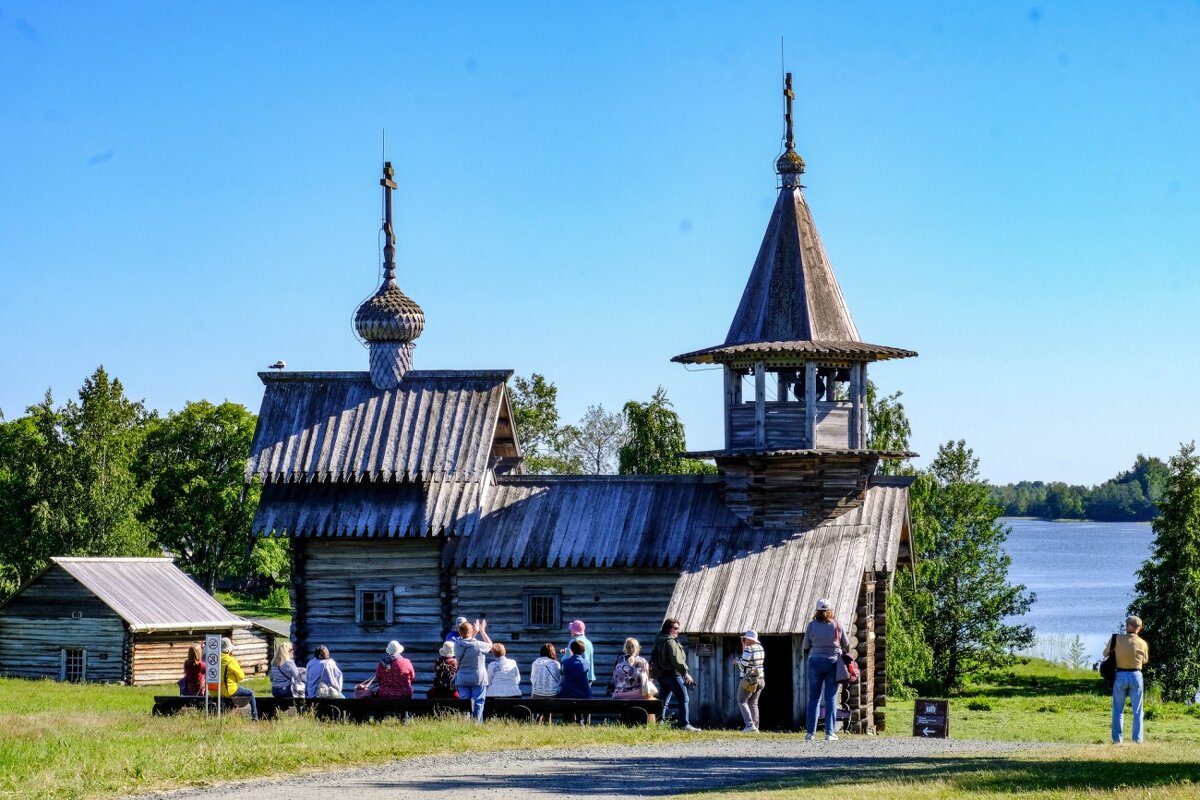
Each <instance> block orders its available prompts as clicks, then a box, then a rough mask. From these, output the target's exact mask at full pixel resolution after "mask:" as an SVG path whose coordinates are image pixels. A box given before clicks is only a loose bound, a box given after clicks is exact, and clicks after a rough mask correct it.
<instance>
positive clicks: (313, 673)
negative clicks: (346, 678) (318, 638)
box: [305, 645, 345, 700]
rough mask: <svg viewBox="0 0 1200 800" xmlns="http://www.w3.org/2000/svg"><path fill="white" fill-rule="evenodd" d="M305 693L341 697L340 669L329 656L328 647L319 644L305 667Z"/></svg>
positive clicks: (325, 696) (315, 695)
mask: <svg viewBox="0 0 1200 800" xmlns="http://www.w3.org/2000/svg"><path fill="white" fill-rule="evenodd" d="M305 671H306V674H305V683H306V686H305V694H306V695H307V696H308V698H309V699H310V700H311V699H313V698H326V699H341V698H343V697H345V695H344V694H342V670H341V668H339V667H338V665H337V662H336V661H334V660H333V659H332V658H330V657H329V648H328V647H326V646H325V645H321V646H319V647H318V648H317V650H316V652H315V653H314V654H313V659H312V661H309V662H308V666H307V667H305Z"/></svg>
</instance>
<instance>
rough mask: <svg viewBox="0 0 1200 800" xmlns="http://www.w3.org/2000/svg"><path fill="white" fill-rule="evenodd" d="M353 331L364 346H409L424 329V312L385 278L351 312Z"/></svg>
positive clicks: (390, 278)
mask: <svg viewBox="0 0 1200 800" xmlns="http://www.w3.org/2000/svg"><path fill="white" fill-rule="evenodd" d="M354 329H355V330H356V331H357V332H358V335H359V336H360V337H361V338H362V340H363V341H364V342H367V343H370V342H411V341H412V340H413V339H416V338H417V337H418V336H420V335H421V331H423V330H424V329H425V312H424V311H422V310H421V307H420V306H419V305H417V303H416V301H414V300H413V299H412V298H411V297H409V296H408V295H406V294H405V293H404V292H402V291H400V287H399V286H397V285H396V279H395V278H394V277H391V276H387V277H385V278H384V279H383V285H382V286H380V287H379V291H377V292H375V294H373V295H371V296H370V297H368V298H367V299H366V300H364V301H363V303H362V305H360V306H359V307H358V310H357V311H355V312H354Z"/></svg>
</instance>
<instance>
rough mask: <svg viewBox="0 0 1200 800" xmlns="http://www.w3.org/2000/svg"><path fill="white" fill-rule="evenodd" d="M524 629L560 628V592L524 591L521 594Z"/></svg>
mask: <svg viewBox="0 0 1200 800" xmlns="http://www.w3.org/2000/svg"><path fill="white" fill-rule="evenodd" d="M522 595H523V597H524V601H525V602H524V606H525V614H524V616H525V627H526V628H561V627H562V592H561V591H559V590H558V589H526V590H525V591H524V592H523V593H522Z"/></svg>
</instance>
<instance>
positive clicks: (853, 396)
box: [848, 363, 863, 448]
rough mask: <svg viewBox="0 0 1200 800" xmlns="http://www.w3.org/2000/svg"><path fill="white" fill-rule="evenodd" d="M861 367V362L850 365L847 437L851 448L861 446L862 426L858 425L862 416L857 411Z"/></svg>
mask: <svg viewBox="0 0 1200 800" xmlns="http://www.w3.org/2000/svg"><path fill="white" fill-rule="evenodd" d="M861 368H862V364H861V363H856V364H851V365H850V425H849V428H850V434H849V437H848V439H849V442H848V446H849V447H852V448H861V447H862V446H863V440H862V428H861V426H860V422H861V420H862V417H861V415H860V414H859V412H858V405H859V404H858V385H859V383H861V382H862V371H861Z"/></svg>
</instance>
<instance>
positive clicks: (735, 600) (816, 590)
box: [667, 524, 871, 636]
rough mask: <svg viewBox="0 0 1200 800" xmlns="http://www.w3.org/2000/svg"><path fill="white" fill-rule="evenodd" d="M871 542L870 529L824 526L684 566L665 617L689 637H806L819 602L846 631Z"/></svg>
mask: <svg viewBox="0 0 1200 800" xmlns="http://www.w3.org/2000/svg"><path fill="white" fill-rule="evenodd" d="M870 541H871V531H870V529H869V528H868V526H866V525H844V524H842V525H827V526H823V527H819V528H814V529H812V530H809V531H805V532H803V533H799V534H796V535H792V536H789V537H786V538H783V539H780V540H776V541H772V542H769V543H767V542H764V543H763V544H762V546H753V547H750V548H749V549H747V550H746V551H745V552H742V553H733V552H729V553H720V552H719V551H717V552H714V553H713V554H712V555H711V556H710V557H708V558H703V559H698V560H695V561H692V562H690V563H688V564H687V565H686V567H685V568H684V570H683V573H682V574H681V575H680V577H679V580H678V581H677V582H676V583H675V591H674V593H673V594H672V595H671V602H670V603H669V605H668V606H667V616H668V617H675V618H676V619H678V620H679V625H680V628H681V629H682V630H684V631H689V632H702V633H715V634H730V635H737V634H740V633H741V632H742V631H744V630H746V629H747V628H752V629H754V630H756V631H758V634H759V636H762V635H771V634H788V633H795V632H797V631H803V630H804V628H805V626H806V625H807V624H808V620H810V619H811V618H812V615H813V611H814V609H815V608H816V603H817V599H818V598H827V599H828V600H829V601H830V602H831V603H832V604H833V610H834V614H835V616H836V618H837V619H838V620H840V621H841V622H842V624H843V625H846V626H847V627H848V626H849V623H850V618H851V614H852V613H853V611H854V604H855V602H856V601H857V599H858V593H859V589H860V587H861V586H862V578H863V572H864V566H865V565H866V563H867V549H868V545H869V544H870ZM721 556H724V557H721Z"/></svg>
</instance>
